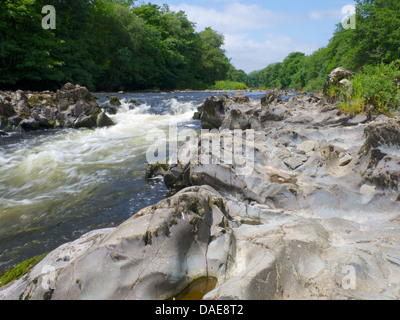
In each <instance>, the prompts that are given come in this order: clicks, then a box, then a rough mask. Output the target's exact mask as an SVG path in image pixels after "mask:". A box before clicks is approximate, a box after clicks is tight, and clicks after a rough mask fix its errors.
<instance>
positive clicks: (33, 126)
mask: <svg viewBox="0 0 400 320" xmlns="http://www.w3.org/2000/svg"><path fill="white" fill-rule="evenodd" d="M20 126H21V128H22V129H23V130H25V131H34V130H39V128H40V124H39V121H36V120H35V119H33V118H30V119H24V120H22V121H21V123H20Z"/></svg>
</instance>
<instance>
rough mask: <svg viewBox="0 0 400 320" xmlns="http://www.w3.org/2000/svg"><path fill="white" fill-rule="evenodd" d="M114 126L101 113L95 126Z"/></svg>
mask: <svg viewBox="0 0 400 320" xmlns="http://www.w3.org/2000/svg"><path fill="white" fill-rule="evenodd" d="M113 125H115V123H114V122H113V121H112V120H111V119H110V118H109V117H108V116H107V115H106V114H105V113H104V112H101V113H99V115H98V116H97V121H96V126H97V127H99V128H102V127H110V126H113Z"/></svg>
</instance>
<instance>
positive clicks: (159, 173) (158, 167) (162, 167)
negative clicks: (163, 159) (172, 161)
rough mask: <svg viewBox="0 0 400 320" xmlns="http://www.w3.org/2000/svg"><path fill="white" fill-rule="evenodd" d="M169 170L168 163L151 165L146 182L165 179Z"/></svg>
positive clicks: (148, 167) (147, 169) (147, 171)
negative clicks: (158, 178)
mask: <svg viewBox="0 0 400 320" xmlns="http://www.w3.org/2000/svg"><path fill="white" fill-rule="evenodd" d="M169 169H170V165H169V164H167V163H158V162H157V163H150V164H149V165H148V166H147V168H146V180H149V179H153V178H156V177H164V176H165V175H166V173H167V172H168V170H169Z"/></svg>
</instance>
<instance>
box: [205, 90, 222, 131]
mask: <svg viewBox="0 0 400 320" xmlns="http://www.w3.org/2000/svg"><path fill="white" fill-rule="evenodd" d="M225 101H226V97H225V96H222V97H220V98H216V97H210V98H207V100H206V101H205V102H204V104H203V105H202V106H201V107H200V108H201V115H200V120H201V124H202V127H203V129H215V128H216V129H219V127H220V126H221V125H222V122H223V121H224V118H225V115H226V108H225Z"/></svg>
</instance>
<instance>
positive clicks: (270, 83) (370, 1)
mask: <svg viewBox="0 0 400 320" xmlns="http://www.w3.org/2000/svg"><path fill="white" fill-rule="evenodd" d="M398 59H400V1H398V0H356V29H348V30H345V29H343V27H342V24H341V23H339V24H338V25H337V27H336V30H335V33H334V35H333V37H332V38H331V39H330V41H329V44H328V45H327V46H326V47H323V48H321V49H319V50H317V51H316V52H314V53H313V54H311V55H309V56H305V55H303V54H301V53H291V54H289V55H288V56H287V57H286V58H285V59H284V60H283V62H280V63H275V64H272V65H269V66H267V67H266V68H265V69H263V70H260V71H255V72H253V73H251V74H249V78H248V81H247V84H248V85H249V84H250V85H251V86H254V87H266V88H273V87H280V88H283V89H289V88H294V89H297V88H303V89H305V90H307V91H315V90H319V89H322V87H323V86H324V84H325V82H326V79H327V77H328V75H329V73H330V72H331V71H332V70H333V69H335V68H337V67H343V68H346V69H350V70H353V71H355V72H358V71H362V70H363V68H364V66H373V67H374V66H376V65H380V63H381V62H384V63H386V64H390V63H391V62H393V61H395V60H398ZM379 68H380V67H378V69H379ZM378 69H377V70H378ZM364 71H365V72H366V74H367V75H370V74H371V69H364ZM378 80H379V79H378V78H377V77H373V78H370V81H378ZM365 81H367V80H366V79H365ZM382 86H383V84H382V83H381V84H377V86H376V88H380V90H384V91H385V92H386V91H387V90H389V89H388V88H386V87H385V88H382ZM371 89H372V88H371ZM368 95H369V96H374V94H373V93H370V94H368ZM376 103H379V102H376Z"/></svg>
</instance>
